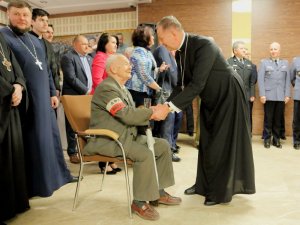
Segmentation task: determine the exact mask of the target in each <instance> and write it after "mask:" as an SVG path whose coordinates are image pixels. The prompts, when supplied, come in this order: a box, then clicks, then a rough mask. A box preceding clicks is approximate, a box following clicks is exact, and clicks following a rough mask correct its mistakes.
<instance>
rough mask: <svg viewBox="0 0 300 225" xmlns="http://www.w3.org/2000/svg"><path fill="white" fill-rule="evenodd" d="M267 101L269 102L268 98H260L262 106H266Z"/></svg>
mask: <svg viewBox="0 0 300 225" xmlns="http://www.w3.org/2000/svg"><path fill="white" fill-rule="evenodd" d="M266 101H267V98H266V96H261V97H260V102H261V103H262V104H265V103H266Z"/></svg>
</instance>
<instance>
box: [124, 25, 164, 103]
mask: <svg viewBox="0 0 300 225" xmlns="http://www.w3.org/2000/svg"><path fill="white" fill-rule="evenodd" d="M132 44H133V46H134V49H133V52H132V54H131V57H130V61H131V64H132V70H131V79H130V80H128V81H127V83H126V87H127V88H128V89H129V91H130V93H131V95H132V98H133V100H134V102H135V104H136V107H139V106H143V105H144V99H145V98H152V96H153V94H154V92H155V91H156V92H159V91H160V89H161V88H160V86H159V85H158V84H157V83H156V81H155V79H156V76H157V73H158V72H163V71H164V70H166V69H168V65H166V64H165V63H162V65H161V66H160V67H159V68H157V65H156V62H155V59H154V57H153V55H152V53H151V51H150V48H151V46H153V45H154V34H153V30H152V28H151V27H149V26H144V25H142V26H138V27H137V28H136V29H135V30H134V32H133V34H132Z"/></svg>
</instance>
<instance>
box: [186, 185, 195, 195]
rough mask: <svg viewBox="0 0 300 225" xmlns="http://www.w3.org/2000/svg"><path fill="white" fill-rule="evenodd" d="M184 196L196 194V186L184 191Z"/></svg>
mask: <svg viewBox="0 0 300 225" xmlns="http://www.w3.org/2000/svg"><path fill="white" fill-rule="evenodd" d="M184 194H185V195H194V194H196V186H195V184H194V185H193V186H192V187H190V188H188V189H186V190H185V191H184Z"/></svg>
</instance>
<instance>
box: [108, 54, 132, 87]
mask: <svg viewBox="0 0 300 225" xmlns="http://www.w3.org/2000/svg"><path fill="white" fill-rule="evenodd" d="M105 70H106V73H107V74H108V76H110V77H112V78H114V79H115V80H117V81H118V82H119V84H121V85H124V84H125V83H126V81H127V80H128V79H129V78H131V65H130V62H129V60H128V59H127V58H126V57H125V56H124V55H122V54H118V53H116V54H112V55H110V56H109V57H108V59H107V60H106V65H105Z"/></svg>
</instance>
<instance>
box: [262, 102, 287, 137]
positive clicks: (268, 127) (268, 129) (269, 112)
mask: <svg viewBox="0 0 300 225" xmlns="http://www.w3.org/2000/svg"><path fill="white" fill-rule="evenodd" d="M264 109H265V124H264V126H265V127H264V131H265V135H264V139H265V141H266V140H269V139H271V136H272V135H273V139H274V140H275V141H278V140H279V139H280V135H281V130H282V116H283V115H284V102H283V101H266V103H265V105H264Z"/></svg>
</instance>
